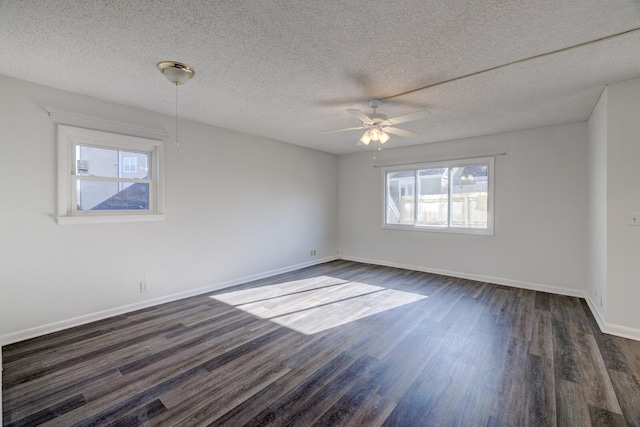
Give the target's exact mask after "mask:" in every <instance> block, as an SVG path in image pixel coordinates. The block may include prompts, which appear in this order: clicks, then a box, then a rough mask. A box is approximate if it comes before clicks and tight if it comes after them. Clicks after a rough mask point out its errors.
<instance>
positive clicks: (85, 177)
mask: <svg viewBox="0 0 640 427" xmlns="http://www.w3.org/2000/svg"><path fill="white" fill-rule="evenodd" d="M161 149H162V142H161V141H157V140H152V139H145V138H138V137H133V136H126V135H119V134H114V133H108V132H100V131H94V130H89V129H81V128H74V127H70V126H63V125H60V126H59V127H58V223H60V224H65V223H81V222H85V223H87V222H121V221H146V220H158V219H162V218H163V215H162V213H163V197H162V196H163V192H162V150H161Z"/></svg>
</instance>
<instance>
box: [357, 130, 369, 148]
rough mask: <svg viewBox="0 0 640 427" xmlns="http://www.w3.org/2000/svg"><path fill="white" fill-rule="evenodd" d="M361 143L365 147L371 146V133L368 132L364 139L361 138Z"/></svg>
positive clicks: (363, 136)
mask: <svg viewBox="0 0 640 427" xmlns="http://www.w3.org/2000/svg"><path fill="white" fill-rule="evenodd" d="M360 142H362V143H363V144H364V145H369V143H370V142H371V135H370V133H369V131H366V132H365V133H364V135H362V137H361V138H360Z"/></svg>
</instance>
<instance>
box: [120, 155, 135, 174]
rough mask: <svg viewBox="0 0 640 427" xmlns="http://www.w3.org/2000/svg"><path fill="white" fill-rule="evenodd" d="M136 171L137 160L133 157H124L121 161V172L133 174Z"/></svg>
mask: <svg viewBox="0 0 640 427" xmlns="http://www.w3.org/2000/svg"><path fill="white" fill-rule="evenodd" d="M137 171H138V159H137V158H135V157H124V158H123V159H122V172H124V173H135V172H137Z"/></svg>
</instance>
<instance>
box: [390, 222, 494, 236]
mask: <svg viewBox="0 0 640 427" xmlns="http://www.w3.org/2000/svg"><path fill="white" fill-rule="evenodd" d="M381 228H383V229H387V230H403V231H427V232H431V233H446V234H468V235H472V236H493V229H486V228H454V227H416V226H413V225H391V224H383V225H382V227H381Z"/></svg>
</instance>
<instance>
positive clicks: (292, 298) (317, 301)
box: [211, 276, 427, 335]
mask: <svg viewBox="0 0 640 427" xmlns="http://www.w3.org/2000/svg"><path fill="white" fill-rule="evenodd" d="M211 298H213V299H215V300H218V301H220V302H223V303H226V304H230V305H233V306H235V307H236V308H239V309H241V310H244V311H246V312H247V313H250V314H252V315H254V316H257V317H261V318H263V319H268V320H271V321H272V322H275V323H277V324H279V325H282V326H285V327H287V328H290V329H293V330H295V331H298V332H301V333H303V334H306V335H311V334H315V333H317V332H321V331H324V330H327V329H331V328H335V327H336V326H340V325H344V324H346V323H349V322H353V321H355V320H358V319H362V318H364V317H367V316H371V315H373V314H376V313H380V312H383V311H385V310H390V309H392V308H396V307H400V306H402V305H405V304H409V303H412V302H415V301H419V300H421V299H424V298H427V296H426V295H419V294H413V293H410V292H403V291H397V290H394V289H387V288H384V287H381V286H374V285H369V284H366V283H360V282H349V281H346V280H342V279H337V278H334V277H329V276H319V277H313V278H310V279H304V280H296V281H291V282H284V283H277V284H274V285H269V286H262V287H258V288H251V289H245V290H241V291H234V292H227V293H223V294H218V295H212V296H211Z"/></svg>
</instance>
